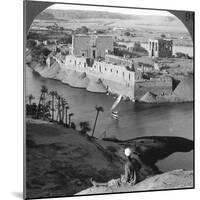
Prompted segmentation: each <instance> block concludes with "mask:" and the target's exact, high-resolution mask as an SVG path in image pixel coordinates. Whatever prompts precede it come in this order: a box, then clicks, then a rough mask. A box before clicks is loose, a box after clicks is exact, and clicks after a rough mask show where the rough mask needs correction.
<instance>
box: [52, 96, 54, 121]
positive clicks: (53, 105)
mask: <svg viewBox="0 0 200 200" xmlns="http://www.w3.org/2000/svg"><path fill="white" fill-rule="evenodd" d="M52 121H54V95H52Z"/></svg>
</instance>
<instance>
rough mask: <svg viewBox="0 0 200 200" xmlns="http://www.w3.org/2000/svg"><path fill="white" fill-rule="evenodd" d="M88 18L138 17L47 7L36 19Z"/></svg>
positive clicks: (136, 17)
mask: <svg viewBox="0 0 200 200" xmlns="http://www.w3.org/2000/svg"><path fill="white" fill-rule="evenodd" d="M88 18H107V19H140V16H138V15H125V14H121V13H112V12H105V11H103V12H101V11H83V10H54V9H48V10H45V11H43V12H42V13H40V14H39V15H38V16H37V18H36V19H43V20H55V19H65V20H72V19H88Z"/></svg>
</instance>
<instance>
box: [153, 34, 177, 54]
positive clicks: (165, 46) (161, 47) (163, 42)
mask: <svg viewBox="0 0 200 200" xmlns="http://www.w3.org/2000/svg"><path fill="white" fill-rule="evenodd" d="M172 47H173V43H172V40H170V39H163V38H160V39H150V40H149V57H151V58H157V57H160V58H170V57H172Z"/></svg>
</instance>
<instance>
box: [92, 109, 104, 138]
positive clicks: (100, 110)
mask: <svg viewBox="0 0 200 200" xmlns="http://www.w3.org/2000/svg"><path fill="white" fill-rule="evenodd" d="M95 109H96V111H97V115H96V119H95V122H94V127H93V130H92V137H93V135H94V131H95V128H96V123H97V119H98V116H99V112H103V111H104V110H103V107H102V106H95Z"/></svg>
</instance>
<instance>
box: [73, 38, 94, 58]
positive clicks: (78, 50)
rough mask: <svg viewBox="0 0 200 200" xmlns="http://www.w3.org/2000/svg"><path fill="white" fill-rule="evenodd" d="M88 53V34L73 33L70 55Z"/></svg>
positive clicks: (87, 54)
mask: <svg viewBox="0 0 200 200" xmlns="http://www.w3.org/2000/svg"><path fill="white" fill-rule="evenodd" d="M83 53H84V56H86V57H87V56H89V55H90V36H88V35H81V36H78V35H73V36H72V55H75V56H82V54H83Z"/></svg>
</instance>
